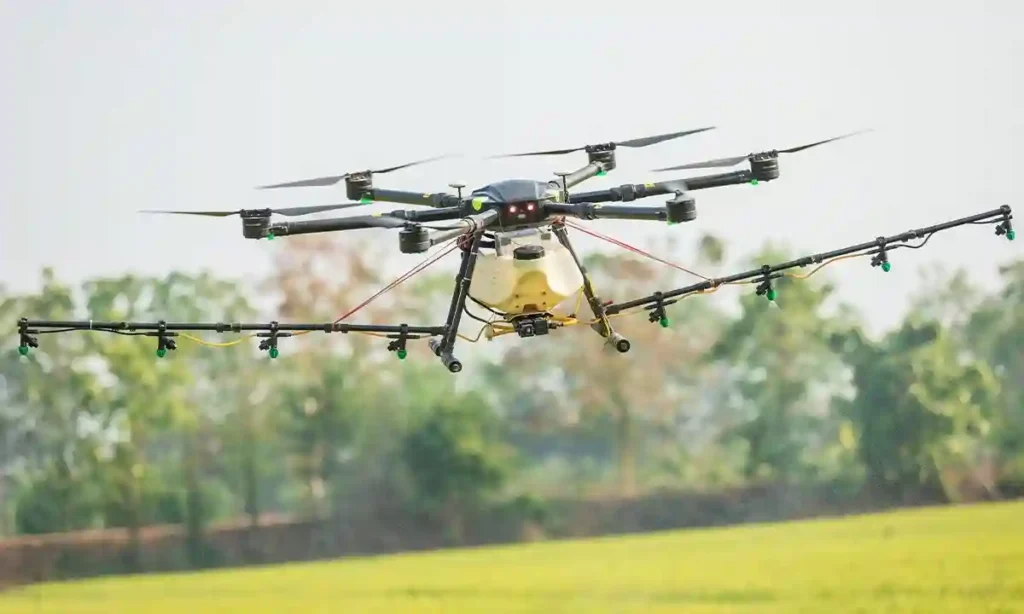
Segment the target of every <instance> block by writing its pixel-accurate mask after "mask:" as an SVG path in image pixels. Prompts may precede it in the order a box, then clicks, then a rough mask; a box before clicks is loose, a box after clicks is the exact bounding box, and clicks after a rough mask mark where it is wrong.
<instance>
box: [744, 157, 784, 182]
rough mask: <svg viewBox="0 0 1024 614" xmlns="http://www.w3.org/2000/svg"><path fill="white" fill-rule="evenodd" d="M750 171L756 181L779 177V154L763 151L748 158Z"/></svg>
mask: <svg viewBox="0 0 1024 614" xmlns="http://www.w3.org/2000/svg"><path fill="white" fill-rule="evenodd" d="M750 173H751V175H753V176H754V179H756V180H758V181H771V180H772V179H778V178H779V156H778V154H777V153H775V152H765V153H759V154H757V155H754V156H752V157H751V158H750Z"/></svg>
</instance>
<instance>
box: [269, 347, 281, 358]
mask: <svg viewBox="0 0 1024 614" xmlns="http://www.w3.org/2000/svg"><path fill="white" fill-rule="evenodd" d="M280 354H281V352H279V351H278V349H277V348H270V357H271V358H277V357H278V355H280Z"/></svg>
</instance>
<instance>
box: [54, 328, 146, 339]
mask: <svg viewBox="0 0 1024 614" xmlns="http://www.w3.org/2000/svg"><path fill="white" fill-rule="evenodd" d="M73 330H85V331H89V330H91V331H95V332H97V333H113V334H115V335H125V336H127V337H139V336H142V337H145V336H146V333H140V332H127V331H123V330H113V329H110V328H55V329H53V330H40V331H36V333H35V334H37V335H52V334H53V333H69V332H71V331H73Z"/></svg>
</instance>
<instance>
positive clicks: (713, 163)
mask: <svg viewBox="0 0 1024 614" xmlns="http://www.w3.org/2000/svg"><path fill="white" fill-rule="evenodd" d="M865 132H869V130H860V131H857V132H850V133H849V134H843V135H840V136H836V137H832V138H830V139H825V140H824V141H816V142H814V143H808V144H806V145H799V146H797V147H790V148H789V149H774V150H772V151H770V152H765V153H766V154H772V155H777V154H781V153H787V154H788V153H796V152H798V151H803V150H805V149H810V148H811V147H817V146H818V145H824V144H825V143H831V142H833V141H838V140H840V139H846V138H849V137H851V136H856V135H858V134H863V133H865ZM755 155H757V154H752V153H750V154H745V155H742V156H733V157H731V158H718V159H715V160H707V161H704V162H694V163H692V164H680V165H679V166H668V167H665V168H656V169H654V170H653V171H652V172H655V173H660V172H664V171H681V170H686V169H692V168H724V167H729V166H736V165H737V164H740V163H741V162H745V161H746V160H750V159H751V158H753V157H754V156H755Z"/></svg>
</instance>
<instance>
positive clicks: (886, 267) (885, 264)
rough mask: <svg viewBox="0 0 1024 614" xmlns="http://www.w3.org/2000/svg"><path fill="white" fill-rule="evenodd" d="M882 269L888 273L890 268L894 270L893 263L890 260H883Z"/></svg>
mask: <svg viewBox="0 0 1024 614" xmlns="http://www.w3.org/2000/svg"><path fill="white" fill-rule="evenodd" d="M882 270H883V271H885V272H886V273H888V272H889V271H890V270H892V263H891V262H889V261H888V260H886V261H885V262H883V263H882Z"/></svg>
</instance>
